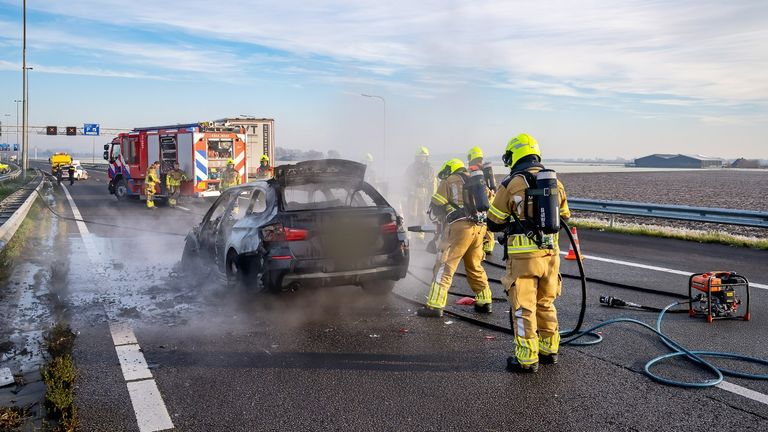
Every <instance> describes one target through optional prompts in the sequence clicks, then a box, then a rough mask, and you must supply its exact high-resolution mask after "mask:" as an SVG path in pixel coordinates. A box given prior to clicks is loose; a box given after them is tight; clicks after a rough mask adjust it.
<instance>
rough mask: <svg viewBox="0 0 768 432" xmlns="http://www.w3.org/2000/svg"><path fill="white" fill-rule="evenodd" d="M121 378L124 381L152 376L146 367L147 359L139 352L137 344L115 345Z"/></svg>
mask: <svg viewBox="0 0 768 432" xmlns="http://www.w3.org/2000/svg"><path fill="white" fill-rule="evenodd" d="M115 351H117V358H118V359H119V360H120V368H121V369H122V370H123V378H125V380H126V381H136V380H141V379H148V378H152V372H150V371H149V368H148V367H147V361H146V360H145V359H144V354H143V353H142V352H141V347H140V346H139V344H130V345H119V346H116V347H115Z"/></svg>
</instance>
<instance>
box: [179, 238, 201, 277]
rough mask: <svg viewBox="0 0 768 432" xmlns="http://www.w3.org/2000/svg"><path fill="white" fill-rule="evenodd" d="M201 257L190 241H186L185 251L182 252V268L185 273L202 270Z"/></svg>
mask: <svg viewBox="0 0 768 432" xmlns="http://www.w3.org/2000/svg"><path fill="white" fill-rule="evenodd" d="M199 261H200V260H199V257H198V255H197V251H196V250H195V248H194V247H193V246H192V245H191V244H190V243H189V241H187V242H185V243H184V252H182V253H181V270H182V271H183V272H184V273H193V272H196V271H198V270H200V267H199V266H198V265H199Z"/></svg>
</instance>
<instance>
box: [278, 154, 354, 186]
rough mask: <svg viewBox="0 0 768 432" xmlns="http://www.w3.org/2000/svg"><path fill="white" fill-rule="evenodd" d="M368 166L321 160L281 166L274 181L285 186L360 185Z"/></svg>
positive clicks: (349, 161)
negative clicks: (311, 184)
mask: <svg viewBox="0 0 768 432" xmlns="http://www.w3.org/2000/svg"><path fill="white" fill-rule="evenodd" d="M365 169H366V166H365V165H364V164H361V163H359V162H354V161H351V160H345V159H321V160H311V161H304V162H299V163H296V164H291V165H280V166H278V167H276V168H275V177H274V181H275V182H277V183H279V184H281V185H283V186H290V185H302V184H307V183H319V182H328V183H359V182H362V181H363V180H364V178H365Z"/></svg>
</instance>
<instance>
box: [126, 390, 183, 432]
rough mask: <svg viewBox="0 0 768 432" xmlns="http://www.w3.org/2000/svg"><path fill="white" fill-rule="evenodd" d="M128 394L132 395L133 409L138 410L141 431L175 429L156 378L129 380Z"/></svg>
mask: <svg viewBox="0 0 768 432" xmlns="http://www.w3.org/2000/svg"><path fill="white" fill-rule="evenodd" d="M128 394H130V395H131V402H132V403H133V409H134V410H135V411H136V421H138V423H139V431H141V432H155V431H161V430H166V429H173V422H172V421H171V417H170V416H169V415H168V410H167V409H166V408H165V403H164V402H163V397H162V396H161V395H160V390H158V389H157V383H156V382H155V380H144V381H135V382H129V383H128Z"/></svg>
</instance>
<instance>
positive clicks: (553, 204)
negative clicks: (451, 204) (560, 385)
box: [488, 134, 571, 372]
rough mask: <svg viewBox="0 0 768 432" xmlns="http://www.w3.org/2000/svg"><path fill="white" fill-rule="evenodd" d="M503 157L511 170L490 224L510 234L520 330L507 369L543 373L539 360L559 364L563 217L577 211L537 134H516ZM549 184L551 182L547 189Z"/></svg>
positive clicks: (510, 280) (509, 276) (510, 289)
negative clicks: (572, 209) (544, 158)
mask: <svg viewBox="0 0 768 432" xmlns="http://www.w3.org/2000/svg"><path fill="white" fill-rule="evenodd" d="M502 159H503V161H504V164H505V165H506V166H508V167H510V168H511V172H510V174H509V176H508V177H507V178H506V179H504V181H503V182H502V183H501V184H500V185H499V189H498V191H497V192H496V197H495V198H494V200H493V204H492V205H491V208H490V209H489V210H488V227H489V229H490V230H492V231H503V232H504V234H505V236H506V238H507V241H506V248H507V249H506V252H507V254H508V259H507V273H506V275H505V276H504V277H503V278H502V283H503V285H504V288H505V290H506V292H507V295H508V297H509V304H510V305H511V306H512V307H511V310H510V314H511V315H512V317H511V318H512V322H513V324H512V329H513V331H514V332H515V354H514V356H511V357H509V358H508V359H507V369H508V370H510V371H512V372H537V371H538V370H539V363H542V364H554V363H557V356H558V354H557V353H558V349H559V346H560V333H559V330H560V329H559V327H558V323H557V310H556V309H555V306H554V304H553V303H554V301H555V298H557V296H559V295H560V290H561V287H562V279H561V276H560V255H559V248H558V243H557V242H558V234H557V231H558V230H559V218H558V216H559V217H562V218H564V219H567V218H569V217H570V215H571V212H570V210H569V209H568V202H567V200H566V196H565V189H564V188H563V185H562V183H560V181H559V180H557V177H556V175H555V172H554V171H552V170H547V169H545V168H544V166H543V165H541V152H540V150H539V144H538V142H536V140H535V139H534V138H533V137H532V136H530V135H528V134H520V135H518V136H517V137H515V138H512V139H511V140H510V141H509V143H508V144H507V147H506V150H505V152H504V156H503V157H502ZM543 183H547V184H548V187H547V188H546V189H544V188H542V187H541V185H542V184H543ZM549 186H551V187H549ZM553 192H554V193H553ZM545 205H549V206H550V207H547V208H548V209H551V210H552V211H551V212H550V213H552V214H551V215H550V216H548V217H546V218H544V217H533V215H534V214H535V213H534V212H535V210H534V209H536V208H539V209H540V210H541V209H543V208H544V206H545ZM539 213H542V212H539Z"/></svg>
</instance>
